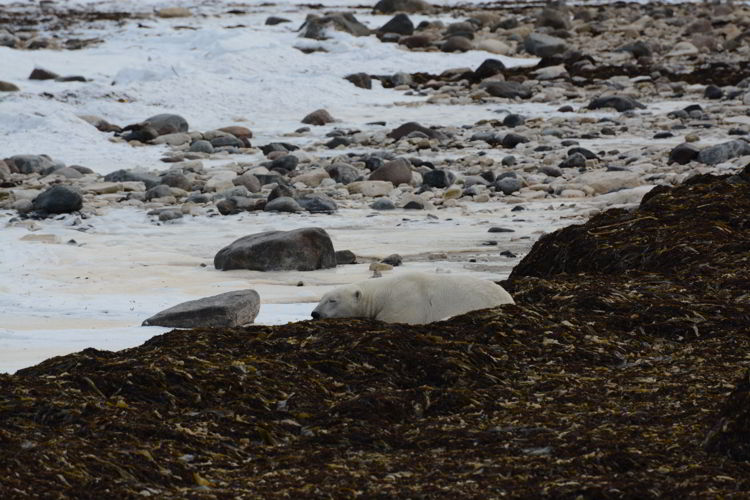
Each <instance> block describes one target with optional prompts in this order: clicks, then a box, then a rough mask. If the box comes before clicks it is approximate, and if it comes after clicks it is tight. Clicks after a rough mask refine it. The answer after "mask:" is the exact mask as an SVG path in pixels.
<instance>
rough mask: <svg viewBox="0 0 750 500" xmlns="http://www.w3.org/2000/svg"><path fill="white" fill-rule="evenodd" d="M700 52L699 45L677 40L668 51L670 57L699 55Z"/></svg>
mask: <svg viewBox="0 0 750 500" xmlns="http://www.w3.org/2000/svg"><path fill="white" fill-rule="evenodd" d="M698 54H700V50H698V47H696V46H695V45H693V44H692V43H690V42H685V41H683V42H677V43H676V44H675V45H674V46H673V47H672V50H670V51H669V52H668V53H667V56H669V57H685V56H697V55H698Z"/></svg>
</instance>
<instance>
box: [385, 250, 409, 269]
mask: <svg viewBox="0 0 750 500" xmlns="http://www.w3.org/2000/svg"><path fill="white" fill-rule="evenodd" d="M380 262H382V263H383V264H388V265H389V266H393V267H398V266H400V265H401V264H402V263H403V262H404V259H403V257H401V256H400V255H399V254H397V253H393V254H391V255H389V256H388V257H386V258H384V259H382V260H381V261H380Z"/></svg>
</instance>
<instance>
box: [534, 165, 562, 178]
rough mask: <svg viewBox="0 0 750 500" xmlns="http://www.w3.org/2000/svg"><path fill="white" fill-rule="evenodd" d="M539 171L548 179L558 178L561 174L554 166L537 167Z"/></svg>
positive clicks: (558, 168)
mask: <svg viewBox="0 0 750 500" xmlns="http://www.w3.org/2000/svg"><path fill="white" fill-rule="evenodd" d="M539 171H540V172H542V173H543V174H545V175H549V176H550V177H560V176H561V175H562V174H563V172H562V170H561V169H560V167H556V166H555V165H542V166H541V167H539Z"/></svg>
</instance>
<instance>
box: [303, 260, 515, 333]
mask: <svg viewBox="0 0 750 500" xmlns="http://www.w3.org/2000/svg"><path fill="white" fill-rule="evenodd" d="M514 303H515V302H513V298H512V297H511V296H510V294H509V293H508V292H506V291H505V289H504V288H503V287H501V286H500V285H496V284H495V283H493V282H491V281H487V280H482V279H478V278H472V277H469V276H453V275H450V274H448V275H445V274H425V273H416V272H410V273H402V274H396V275H394V276H390V277H388V278H376V279H370V280H367V281H362V282H359V283H355V284H353V285H348V286H343V287H341V288H337V289H335V290H333V291H331V292H328V293H327V294H325V295H324V296H323V298H322V299H321V300H320V302H319V303H318V306H317V307H316V308H315V309H314V310H313V312H312V316H313V317H314V318H370V319H377V320H380V321H385V322H388V323H408V324H412V325H416V324H424V323H431V322H433V321H439V320H441V319H446V318H449V317H451V316H456V315H459V314H464V313H467V312H469V311H474V310H477V309H486V308H489V307H495V306H499V305H501V304H514Z"/></svg>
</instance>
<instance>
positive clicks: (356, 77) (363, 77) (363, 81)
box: [344, 73, 372, 90]
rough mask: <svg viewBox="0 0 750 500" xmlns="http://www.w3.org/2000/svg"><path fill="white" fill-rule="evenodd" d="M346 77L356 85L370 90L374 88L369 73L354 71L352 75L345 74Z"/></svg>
mask: <svg viewBox="0 0 750 500" xmlns="http://www.w3.org/2000/svg"><path fill="white" fill-rule="evenodd" d="M344 79H345V80H348V81H350V82H351V83H353V84H354V86H355V87H359V88H361V89H368V90H369V89H371V88H372V78H371V77H370V75H368V74H367V73H352V74H351V75H347V76H345V77H344Z"/></svg>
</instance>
